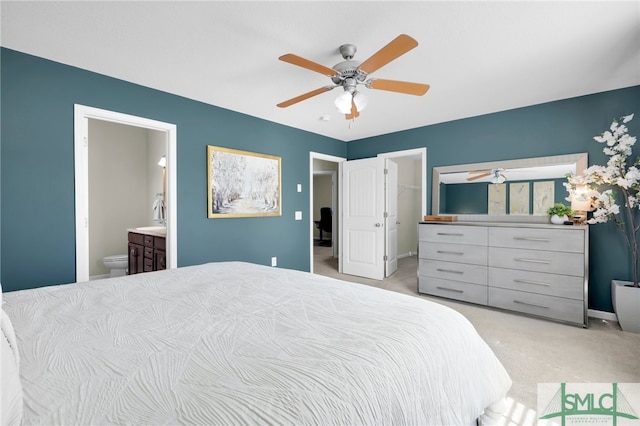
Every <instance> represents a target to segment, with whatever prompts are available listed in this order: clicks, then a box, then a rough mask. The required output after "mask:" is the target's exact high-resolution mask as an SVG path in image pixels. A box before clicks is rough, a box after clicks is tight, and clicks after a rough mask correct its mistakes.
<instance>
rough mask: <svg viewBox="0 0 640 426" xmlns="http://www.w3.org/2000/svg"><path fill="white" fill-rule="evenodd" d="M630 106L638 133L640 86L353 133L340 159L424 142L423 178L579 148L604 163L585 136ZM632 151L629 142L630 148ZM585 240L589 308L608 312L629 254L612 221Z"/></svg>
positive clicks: (638, 150) (625, 275)
mask: <svg viewBox="0 0 640 426" xmlns="http://www.w3.org/2000/svg"><path fill="white" fill-rule="evenodd" d="M426 96H429V95H428V94H427V95H426ZM497 96H499V95H497ZM631 113H636V117H635V119H634V120H633V121H631V122H630V123H628V127H629V133H630V134H631V135H633V136H640V86H635V87H631V88H627V89H620V90H614V91H610V92H604V93H598V94H594V95H589V96H581V97H578V98H571V99H566V100H561V101H556V102H550V103H545V104H540V105H534V106H530V107H525V108H518V109H513V110H508V111H504V112H498V113H494V114H487V115H483V116H478V117H473V118H467V119H463V120H456V121H451V122H446V123H441V124H436V125H432V126H426V127H421V128H417V129H411V130H406V131H402V132H396V133H392V134H388V135H382V136H378V137H374V138H367V139H361V140H358V141H354V142H349V156H348V159H350V160H352V159H357V158H367V157H372V156H375V155H377V153H379V152H387V151H398V150H404V149H414V148H419V147H426V148H427V176H428V177H429V180H430V179H431V176H432V171H433V167H434V166H435V167H438V166H449V165H453V164H464V163H480V162H487V161H495V160H511V159H516V158H525V157H544V156H550V155H561V154H574V153H579V152H587V153H588V154H589V165H592V164H602V165H604V164H606V161H607V157H606V156H605V155H604V153H603V152H602V145H601V144H599V143H597V142H595V141H594V140H593V136H595V135H599V134H601V133H602V132H603V131H605V130H607V129H608V128H609V125H610V124H611V121H612V119H614V118H619V117H621V116H622V115H626V114H631ZM391 118H392V117H391ZM639 154H640V146H638V145H636V146H635V149H634V156H637V155H639ZM427 211H431V186H430V185H428V186H427ZM589 247H590V248H589V250H590V262H591V264H590V271H589V308H590V309H596V310H602V311H608V312H612V311H613V308H612V306H611V287H610V285H611V284H610V282H611V280H612V279H622V280H630V279H631V274H632V271H631V261H630V258H631V257H630V255H629V253H628V251H627V250H626V245H625V243H624V240H623V237H622V234H621V233H620V232H619V231H618V230H616V228H615V225H613V224H612V223H606V224H598V225H594V226H591V227H590V244H589Z"/></svg>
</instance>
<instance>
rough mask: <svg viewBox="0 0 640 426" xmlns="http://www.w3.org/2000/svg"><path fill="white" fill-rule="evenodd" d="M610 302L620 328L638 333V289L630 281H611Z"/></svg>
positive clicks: (639, 327) (639, 311)
mask: <svg viewBox="0 0 640 426" xmlns="http://www.w3.org/2000/svg"><path fill="white" fill-rule="evenodd" d="M611 302H612V303H613V310H614V312H615V313H616V316H617V317H618V324H620V328H621V329H622V330H623V331H628V332H631V333H640V287H634V286H633V283H632V282H631V281H620V280H611Z"/></svg>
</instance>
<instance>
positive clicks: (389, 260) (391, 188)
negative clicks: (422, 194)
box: [384, 159, 398, 277]
mask: <svg viewBox="0 0 640 426" xmlns="http://www.w3.org/2000/svg"><path fill="white" fill-rule="evenodd" d="M385 161H386V162H385V168H386V170H387V173H386V174H385V176H386V180H385V204H386V205H385V210H386V214H385V230H386V231H385V234H386V235H385V267H384V270H385V277H390V276H391V274H393V273H394V272H396V271H397V270H398V164H397V163H395V162H394V161H392V160H389V159H386V160H385Z"/></svg>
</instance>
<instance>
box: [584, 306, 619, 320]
mask: <svg viewBox="0 0 640 426" xmlns="http://www.w3.org/2000/svg"><path fill="white" fill-rule="evenodd" d="M587 314H588V315H589V317H590V318H598V319H603V320H608V321H615V322H618V317H617V316H616V314H614V313H613V312H605V311H596V310H595V309H589V310H588V311H587Z"/></svg>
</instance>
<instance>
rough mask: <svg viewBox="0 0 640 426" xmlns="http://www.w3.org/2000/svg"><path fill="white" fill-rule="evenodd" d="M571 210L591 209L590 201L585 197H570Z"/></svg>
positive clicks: (582, 210) (583, 210)
mask: <svg viewBox="0 0 640 426" xmlns="http://www.w3.org/2000/svg"><path fill="white" fill-rule="evenodd" d="M571 210H574V211H577V212H585V211H588V210H591V202H590V201H589V200H587V199H586V198H581V197H576V198H572V199H571Z"/></svg>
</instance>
